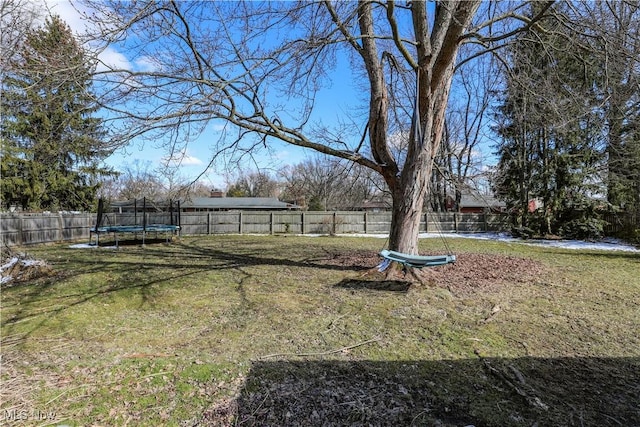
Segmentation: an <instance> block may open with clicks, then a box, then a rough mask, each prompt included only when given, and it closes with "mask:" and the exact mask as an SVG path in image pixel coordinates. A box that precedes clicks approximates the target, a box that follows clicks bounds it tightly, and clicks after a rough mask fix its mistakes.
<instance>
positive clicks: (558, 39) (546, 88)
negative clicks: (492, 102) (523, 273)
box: [494, 4, 603, 235]
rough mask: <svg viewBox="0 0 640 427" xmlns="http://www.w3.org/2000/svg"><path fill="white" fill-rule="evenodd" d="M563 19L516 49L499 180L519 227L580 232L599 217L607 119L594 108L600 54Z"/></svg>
mask: <svg viewBox="0 0 640 427" xmlns="http://www.w3.org/2000/svg"><path fill="white" fill-rule="evenodd" d="M533 7H534V8H535V7H536V5H535V4H534V5H533ZM556 12H557V13H556V15H555V17H561V16H562V15H561V14H560V11H556ZM533 13H535V10H534V11H533ZM555 17H554V19H550V20H548V21H547V22H546V23H545V28H544V29H541V28H535V29H532V31H531V33H529V34H526V35H524V36H521V37H520V38H519V40H518V42H517V43H515V44H514V45H513V47H512V49H511V65H512V69H511V70H510V72H509V73H507V78H506V84H505V90H504V93H503V100H502V105H501V106H500V108H499V109H498V114H497V116H498V118H499V123H500V124H499V126H498V127H497V129H496V130H497V132H498V134H499V135H500V136H501V137H502V141H501V143H500V144H498V154H499V163H498V168H497V170H498V173H497V176H496V180H495V183H494V185H495V187H496V190H497V193H498V194H499V195H500V196H501V197H502V198H503V199H504V200H505V201H506V202H507V205H508V207H509V208H511V210H512V212H514V213H515V214H516V215H515V216H516V225H517V226H520V227H526V228H532V229H533V231H534V232H536V233H560V234H562V233H566V234H573V235H575V234H576V232H575V231H576V230H577V229H578V228H579V227H577V226H576V224H575V222H576V221H577V222H578V223H585V222H590V221H592V220H594V208H595V205H596V203H597V201H596V199H595V198H594V197H593V196H594V195H596V194H597V193H598V192H599V184H601V182H599V181H598V179H596V178H597V173H596V172H597V170H598V167H599V166H600V165H601V161H602V157H601V155H600V153H599V152H598V150H597V147H598V143H599V142H600V139H599V135H601V132H602V127H603V122H602V120H601V118H600V116H599V114H598V112H597V111H596V109H595V105H594V104H595V102H596V99H595V97H594V94H593V87H594V80H595V67H593V66H591V65H590V64H591V62H590V60H592V59H593V54H592V53H591V52H589V51H588V50H585V49H582V48H581V47H580V44H578V43H575V44H574V43H572V42H571V41H572V40H576V39H577V35H576V34H572V33H571V32H570V30H568V29H567V28H566V27H564V26H563V25H561V21H560V19H555ZM590 54H591V57H589V55H590ZM533 200H535V201H536V202H537V203H538V204H539V205H540V207H539V208H538V209H537V210H536V209H534V206H532V205H531V203H530V202H531V201H533ZM592 225H593V227H591V228H590V230H589V232H588V233H587V234H597V233H598V232H599V231H601V227H602V224H601V223H598V222H597V219H596V221H595V222H592Z"/></svg>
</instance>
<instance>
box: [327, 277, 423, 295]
mask: <svg viewBox="0 0 640 427" xmlns="http://www.w3.org/2000/svg"><path fill="white" fill-rule="evenodd" d="M334 287H336V288H342V289H347V290H352V291H361V290H370V291H383V292H399V293H406V292H409V288H411V282H408V281H402V280H365V279H343V280H341V281H340V282H339V283H337V284H335V285H334Z"/></svg>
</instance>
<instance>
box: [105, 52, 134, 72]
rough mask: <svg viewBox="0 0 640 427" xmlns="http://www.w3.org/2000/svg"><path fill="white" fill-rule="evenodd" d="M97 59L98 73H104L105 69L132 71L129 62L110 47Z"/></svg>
mask: <svg viewBox="0 0 640 427" xmlns="http://www.w3.org/2000/svg"><path fill="white" fill-rule="evenodd" d="M98 59H99V60H100V63H99V64H98V71H105V70H106V69H115V70H132V69H133V66H132V65H131V62H130V61H129V60H128V59H127V57H126V56H124V55H123V54H122V53H120V52H118V51H117V50H115V49H113V48H112V47H110V46H108V47H107V48H106V49H104V50H103V51H102V52H100V53H99V54H98Z"/></svg>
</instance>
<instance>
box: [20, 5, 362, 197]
mask: <svg viewBox="0 0 640 427" xmlns="http://www.w3.org/2000/svg"><path fill="white" fill-rule="evenodd" d="M33 1H34V2H39V1H41V2H43V4H44V5H46V6H44V7H43V10H44V8H48V9H49V11H50V12H51V13H55V14H57V15H59V16H60V17H61V18H62V19H64V20H65V21H66V22H67V23H68V24H69V26H70V27H71V29H72V30H73V31H74V32H75V33H77V34H82V33H83V32H85V31H86V23H85V22H84V21H83V20H82V18H81V17H80V15H79V13H78V12H77V11H76V9H75V7H80V4H79V3H74V4H73V5H72V4H71V3H70V1H71V0H33ZM74 6H75V7H74ZM101 60H102V61H103V62H105V63H108V64H112V65H117V66H120V67H123V68H128V69H140V68H144V67H145V63H144V59H140V58H127V57H126V56H125V55H124V54H123V53H122V52H120V51H118V50H116V49H115V48H113V47H110V48H107V49H106V50H105V51H104V52H103V53H102V54H101ZM345 69H346V67H345ZM337 70H338V73H337V74H334V76H335V78H334V80H333V83H332V85H331V87H330V88H327V89H324V90H323V91H322V92H321V93H320V94H319V96H318V99H317V103H316V110H315V111H314V116H315V117H322V120H323V122H325V123H331V122H332V121H335V120H337V119H338V117H339V116H340V115H341V113H342V112H343V110H344V108H346V107H345V106H346V103H345V102H341V100H346V99H353V97H355V96H357V94H356V92H355V90H356V89H355V88H354V85H353V82H352V80H351V79H352V77H351V74H350V72H347V73H344V75H341V73H340V72H339V67H337ZM220 126H221V124H216V123H211V124H210V125H209V126H208V127H207V128H206V130H205V132H203V134H202V135H201V136H200V137H198V138H197V139H195V140H192V141H191V142H190V143H189V145H188V147H187V148H186V151H184V152H181V153H178V154H179V155H178V156H174V157H175V158H176V159H174V160H177V158H179V159H180V160H179V164H180V167H179V175H180V176H181V177H182V178H184V179H190V180H191V179H194V178H195V177H197V176H199V175H200V174H202V173H203V172H204V171H206V172H205V173H204V175H202V177H201V178H200V180H201V181H202V182H203V183H205V184H206V185H209V186H212V187H218V188H223V187H225V185H226V183H225V177H226V176H227V174H228V171H227V170H225V168H224V166H223V165H214V167H213V168H210V169H209V170H207V165H208V164H209V162H210V159H211V156H212V153H211V146H210V144H209V143H208V142H209V141H211V140H214V139H215V138H216V137H217V135H218V132H219V131H220ZM158 145H159V144H158ZM313 155H314V152H312V151H310V150H303V149H301V148H298V147H295V146H292V145H289V144H285V143H278V142H277V141H274V143H273V144H272V145H271V146H270V149H269V152H266V150H265V151H264V152H262V153H257V154H256V155H255V156H254V157H253V159H251V160H248V161H247V162H246V168H247V169H248V170H254V169H255V168H256V166H257V167H260V168H263V169H265V170H273V171H275V170H277V169H279V168H280V167H282V166H284V165H286V164H295V163H299V162H301V161H302V160H304V159H305V158H307V157H309V156H313ZM136 161H137V162H143V163H147V162H149V163H150V164H151V167H152V168H156V167H161V165H163V164H164V163H166V161H167V153H166V152H164V150H162V149H159V148H157V147H155V146H154V144H151V143H148V142H146V143H144V144H143V143H142V142H140V141H134V142H132V143H131V144H130V145H128V146H126V147H123V148H122V149H120V150H118V151H116V152H115V153H114V154H113V155H112V156H111V157H109V158H108V159H107V161H106V163H107V164H108V165H110V166H112V167H114V168H115V169H120V170H122V168H124V167H126V165H133V164H134V163H135V162H136ZM171 163H172V164H176V161H173V162H171ZM242 167H245V166H242ZM236 170H237V168H236ZM231 173H233V171H232V172H231Z"/></svg>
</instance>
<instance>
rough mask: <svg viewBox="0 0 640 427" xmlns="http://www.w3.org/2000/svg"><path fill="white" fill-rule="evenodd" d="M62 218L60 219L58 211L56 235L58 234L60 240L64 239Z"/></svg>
mask: <svg viewBox="0 0 640 427" xmlns="http://www.w3.org/2000/svg"><path fill="white" fill-rule="evenodd" d="M63 225H64V220H63V219H62V212H58V236H60V238H59V240H58V241H60V242H62V241H64V234H63V233H64V227H63Z"/></svg>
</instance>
